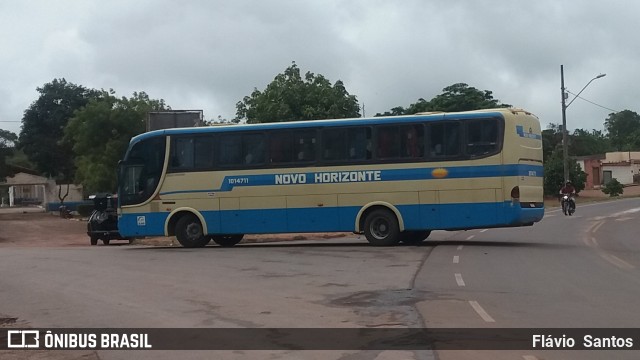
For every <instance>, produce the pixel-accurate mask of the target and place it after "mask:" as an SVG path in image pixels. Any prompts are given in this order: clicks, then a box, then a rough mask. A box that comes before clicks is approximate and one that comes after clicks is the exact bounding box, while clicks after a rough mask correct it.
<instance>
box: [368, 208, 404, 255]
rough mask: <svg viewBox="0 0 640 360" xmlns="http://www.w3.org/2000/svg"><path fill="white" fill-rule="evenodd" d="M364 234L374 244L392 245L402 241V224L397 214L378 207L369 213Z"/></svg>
mask: <svg viewBox="0 0 640 360" xmlns="http://www.w3.org/2000/svg"><path fill="white" fill-rule="evenodd" d="M364 235H365V236H366V237H367V241H369V244H371V245H373V246H392V245H396V244H397V243H398V242H400V226H399V225H398V219H397V218H396V215H395V214H394V213H393V212H391V211H389V210H387V209H376V210H373V211H372V212H370V213H369V214H367V217H366V218H365V221H364Z"/></svg>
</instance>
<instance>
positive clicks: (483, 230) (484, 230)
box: [480, 229, 489, 233]
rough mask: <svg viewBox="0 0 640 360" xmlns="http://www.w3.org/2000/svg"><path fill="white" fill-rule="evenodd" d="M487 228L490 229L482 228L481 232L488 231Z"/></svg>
mask: <svg viewBox="0 0 640 360" xmlns="http://www.w3.org/2000/svg"><path fill="white" fill-rule="evenodd" d="M487 230H489V229H482V230H480V232H481V233H483V232H486V231H487Z"/></svg>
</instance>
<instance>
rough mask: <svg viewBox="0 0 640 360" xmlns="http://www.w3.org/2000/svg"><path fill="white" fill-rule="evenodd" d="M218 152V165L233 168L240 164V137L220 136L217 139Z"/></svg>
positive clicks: (232, 135)
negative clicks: (218, 144)
mask: <svg viewBox="0 0 640 360" xmlns="http://www.w3.org/2000/svg"><path fill="white" fill-rule="evenodd" d="M219 142H220V150H219V152H218V164H220V165H223V166H234V165H240V164H242V161H241V160H240V159H241V158H242V146H241V143H240V135H237V134H222V136H220V137H219Z"/></svg>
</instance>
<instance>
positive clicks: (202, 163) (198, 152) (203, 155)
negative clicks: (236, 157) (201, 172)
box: [194, 136, 214, 169]
mask: <svg viewBox="0 0 640 360" xmlns="http://www.w3.org/2000/svg"><path fill="white" fill-rule="evenodd" d="M213 145H214V142H213V138H212V137H211V136H209V137H197V138H196V139H195V155H194V166H195V168H196V169H210V168H212V167H213Z"/></svg>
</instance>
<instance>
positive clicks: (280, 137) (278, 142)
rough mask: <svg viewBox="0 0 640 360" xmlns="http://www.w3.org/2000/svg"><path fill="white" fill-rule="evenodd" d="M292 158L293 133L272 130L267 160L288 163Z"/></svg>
mask: <svg viewBox="0 0 640 360" xmlns="http://www.w3.org/2000/svg"><path fill="white" fill-rule="evenodd" d="M292 160H293V134H292V133H291V132H290V131H287V132H274V133H272V134H271V137H270V142H269V162H271V163H275V164H278V163H288V162H291V161H292Z"/></svg>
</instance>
